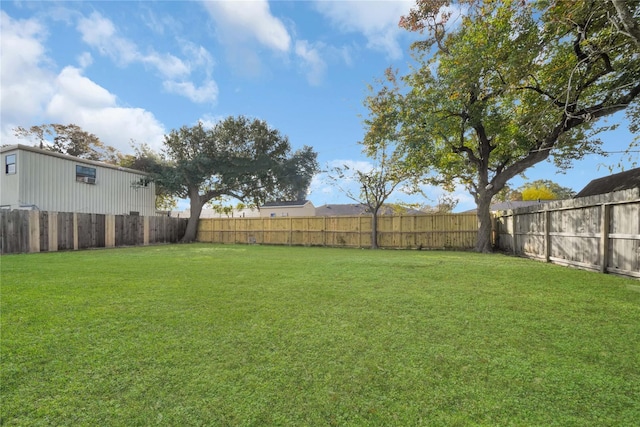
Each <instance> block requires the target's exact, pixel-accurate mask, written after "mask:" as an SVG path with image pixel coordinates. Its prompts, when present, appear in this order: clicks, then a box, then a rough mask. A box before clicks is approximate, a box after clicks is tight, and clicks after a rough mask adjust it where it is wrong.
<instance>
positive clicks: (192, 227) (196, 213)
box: [180, 194, 204, 243]
mask: <svg viewBox="0 0 640 427" xmlns="http://www.w3.org/2000/svg"><path fill="white" fill-rule="evenodd" d="M189 205H190V209H191V215H190V216H189V221H188V222H187V229H186V231H185V233H184V236H183V237H182V239H181V240H180V242H182V243H190V242H194V241H195V240H196V235H197V233H198V222H199V221H200V214H201V213H202V206H203V205H204V203H202V201H201V200H200V197H199V196H198V195H193V194H192V195H191V197H190V198H189Z"/></svg>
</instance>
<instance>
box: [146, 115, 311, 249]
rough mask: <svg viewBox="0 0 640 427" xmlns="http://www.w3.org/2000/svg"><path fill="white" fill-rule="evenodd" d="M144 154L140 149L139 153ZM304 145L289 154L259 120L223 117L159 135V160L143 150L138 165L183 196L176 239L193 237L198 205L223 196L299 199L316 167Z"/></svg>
mask: <svg viewBox="0 0 640 427" xmlns="http://www.w3.org/2000/svg"><path fill="white" fill-rule="evenodd" d="M143 154H144V153H143ZM316 156H317V155H316V153H315V152H314V151H313V150H312V149H311V148H310V147H307V146H305V147H304V148H302V149H300V150H298V151H295V152H291V144H290V143H289V140H288V138H287V137H286V136H283V135H282V134H281V133H280V132H279V131H278V130H276V129H273V128H271V127H270V126H269V125H268V124H267V123H266V122H265V121H262V120H257V119H249V118H247V117H244V116H239V117H228V118H226V119H224V120H222V121H220V122H218V123H216V124H215V125H214V126H213V127H212V128H205V127H204V125H203V124H202V123H198V124H197V125H195V126H192V127H187V126H183V127H182V128H180V129H177V130H172V131H171V132H170V133H169V134H168V135H165V139H164V149H163V156H162V158H161V159H160V158H157V157H154V156H151V155H150V153H147V154H146V155H144V156H143V158H141V159H138V160H139V165H140V166H141V167H142V168H143V169H145V170H147V171H149V172H151V174H152V176H153V179H154V181H155V182H156V183H157V185H158V186H159V187H160V188H161V189H162V191H164V192H167V193H170V194H173V195H175V196H177V197H180V198H184V199H189V202H190V208H191V215H190V218H189V221H188V223H187V229H186V233H185V236H184V238H183V239H182V241H185V242H190V241H193V240H195V238H196V234H197V230H198V220H199V218H200V213H201V212H202V207H203V206H204V205H205V203H207V202H209V201H210V200H212V199H215V198H219V197H222V196H229V197H232V198H236V199H238V200H242V201H247V202H249V203H251V204H253V205H255V206H260V205H262V204H264V202H266V201H270V200H276V199H287V200H300V199H302V198H304V197H305V195H306V192H307V189H308V187H309V185H310V183H311V179H312V177H313V175H314V174H315V173H316V171H317V169H318V165H317V161H316Z"/></svg>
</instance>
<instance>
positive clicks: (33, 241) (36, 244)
mask: <svg viewBox="0 0 640 427" xmlns="http://www.w3.org/2000/svg"><path fill="white" fill-rule="evenodd" d="M29 252H40V212H39V211H29Z"/></svg>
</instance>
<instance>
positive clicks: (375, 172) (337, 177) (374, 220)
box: [329, 151, 409, 249]
mask: <svg viewBox="0 0 640 427" xmlns="http://www.w3.org/2000/svg"><path fill="white" fill-rule="evenodd" d="M372 157H373V159H374V161H375V162H376V163H375V165H374V166H373V167H372V168H371V169H370V170H367V171H362V170H357V169H352V168H350V167H349V166H348V165H343V166H338V167H335V168H333V169H332V171H331V173H330V174H329V179H330V180H331V181H333V182H334V183H335V184H336V186H337V187H338V188H340V190H342V191H343V192H344V193H345V195H346V196H347V197H349V198H350V199H351V200H353V201H356V202H358V203H362V204H364V205H365V206H366V207H367V212H369V213H370V214H371V249H377V248H378V215H379V213H380V208H382V206H383V205H384V204H385V202H386V201H387V200H388V198H389V196H391V194H392V193H393V192H394V191H395V190H396V189H397V188H398V187H399V186H400V185H402V184H403V183H406V182H407V181H408V179H409V175H408V174H407V173H406V172H403V171H402V169H401V168H399V167H398V163H397V162H396V160H395V159H394V158H393V157H389V156H388V155H387V153H386V152H384V151H382V152H378V153H373V154H372ZM351 180H355V181H356V182H357V183H358V192H357V193H356V192H355V191H352V190H350V189H348V188H346V187H343V184H341V183H343V182H348V181H351Z"/></svg>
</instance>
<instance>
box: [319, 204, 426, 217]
mask: <svg viewBox="0 0 640 427" xmlns="http://www.w3.org/2000/svg"><path fill="white" fill-rule="evenodd" d="M395 213H397V212H396V211H395V210H394V209H393V208H392V207H391V206H382V207H381V208H380V211H379V212H378V215H393V214H395ZM404 213H405V214H406V215H423V214H424V212H421V211H417V210H414V209H408V210H407V212H404ZM358 215H369V207H368V206H367V205H365V204H363V203H350V204H335V205H322V206H319V207H317V208H316V216H358Z"/></svg>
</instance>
